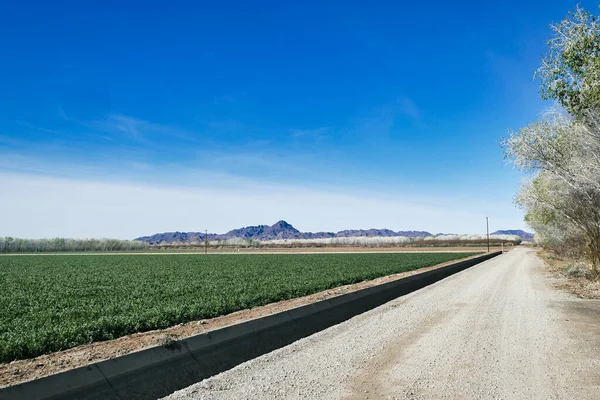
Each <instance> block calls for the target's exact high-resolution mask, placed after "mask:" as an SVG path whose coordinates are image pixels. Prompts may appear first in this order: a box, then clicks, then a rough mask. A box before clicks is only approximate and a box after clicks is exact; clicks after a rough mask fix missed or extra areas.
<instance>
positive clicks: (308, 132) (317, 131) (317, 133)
mask: <svg viewBox="0 0 600 400" xmlns="http://www.w3.org/2000/svg"><path fill="white" fill-rule="evenodd" d="M330 130H331V128H330V127H326V126H323V127H320V128H313V129H290V133H291V134H292V136H294V137H302V136H310V137H314V138H323V137H324V136H326V135H327V133H328V132H329V131H330Z"/></svg>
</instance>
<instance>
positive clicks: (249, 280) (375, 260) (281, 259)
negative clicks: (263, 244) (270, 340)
mask: <svg viewBox="0 0 600 400" xmlns="http://www.w3.org/2000/svg"><path fill="white" fill-rule="evenodd" d="M472 254H474V253H469V254H467V253H404V254H381V253H377V254H262V255H258V254H252V255H174V254H173V255H81V256H79V255H45V256H2V257H0V289H1V290H0V362H9V361H12V360H16V359H23V358H30V357H35V356H38V355H41V354H46V353H51V352H54V351H58V350H64V349H68V348H71V347H75V346H78V345H81V344H85V343H90V342H93V341H100V340H109V339H115V338H118V337H120V336H124V335H127V334H131V333H134V332H140V331H147V330H151V329H157V328H166V327H169V326H172V325H175V324H177V323H181V322H187V321H192V320H197V319H203V318H211V317H216V316H219V315H223V314H227V313H231V312H233V311H237V310H240V309H245V308H251V307H255V306H259V305H264V304H268V303H271V302H275V301H279V300H284V299H290V298H294V297H298V296H304V295H308V294H311V293H315V292H318V291H321V290H325V289H328V288H332V287H336V286H340V285H344V284H349V283H355V282H360V281H363V280H368V279H373V278H376V277H380V276H384V275H389V274H394V273H398V272H403V271H410V270H415V269H418V268H422V267H426V266H430V265H435V264H438V263H442V262H445V261H450V260H455V259H459V258H464V257H467V256H470V255H472Z"/></svg>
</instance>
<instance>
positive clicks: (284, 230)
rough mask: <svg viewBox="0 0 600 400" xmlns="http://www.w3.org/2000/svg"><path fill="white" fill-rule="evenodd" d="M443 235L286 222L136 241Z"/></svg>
mask: <svg viewBox="0 0 600 400" xmlns="http://www.w3.org/2000/svg"><path fill="white" fill-rule="evenodd" d="M493 234H498V235H501V234H504V235H518V236H520V237H521V239H522V240H527V241H531V240H532V239H533V234H531V233H528V232H524V231H522V230H504V231H496V232H494V233H493ZM439 235H443V234H442V233H438V234H435V235H433V234H431V233H429V232H426V231H398V232H395V231H392V230H390V229H366V230H365V229H350V230H343V231H339V232H337V233H334V232H315V233H313V232H300V231H299V230H298V229H296V228H294V227H293V226H292V225H291V224H289V223H287V222H286V221H283V220H282V221H278V222H276V223H275V224H273V225H256V226H247V227H244V228H239V229H233V230H231V231H229V232H227V233H224V234H216V233H209V234H208V235H205V234H204V233H203V232H164V233H156V234H154V235H151V236H142V237H139V238H136V239H135V240H139V241H142V242H146V243H149V244H151V245H152V244H161V243H195V242H202V241H204V240H205V239H206V236H208V240H227V239H234V238H240V239H253V240H261V241H265V240H276V239H322V238H333V237H356V236H406V237H424V236H439Z"/></svg>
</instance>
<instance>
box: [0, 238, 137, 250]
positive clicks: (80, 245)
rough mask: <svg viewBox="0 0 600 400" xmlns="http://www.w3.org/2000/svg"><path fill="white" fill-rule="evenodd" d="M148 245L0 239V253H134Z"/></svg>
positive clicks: (123, 241)
mask: <svg viewBox="0 0 600 400" xmlns="http://www.w3.org/2000/svg"><path fill="white" fill-rule="evenodd" d="M146 249H148V244H147V243H144V242H139V241H136V240H118V239H66V238H53V239H20V238H12V237H4V238H2V237H0V253H40V252H71V251H72V252H85V251H135V250H146Z"/></svg>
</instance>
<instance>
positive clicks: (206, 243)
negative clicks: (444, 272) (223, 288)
mask: <svg viewBox="0 0 600 400" xmlns="http://www.w3.org/2000/svg"><path fill="white" fill-rule="evenodd" d="M488 251H489V250H488ZM204 254H208V229H205V230H204Z"/></svg>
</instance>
